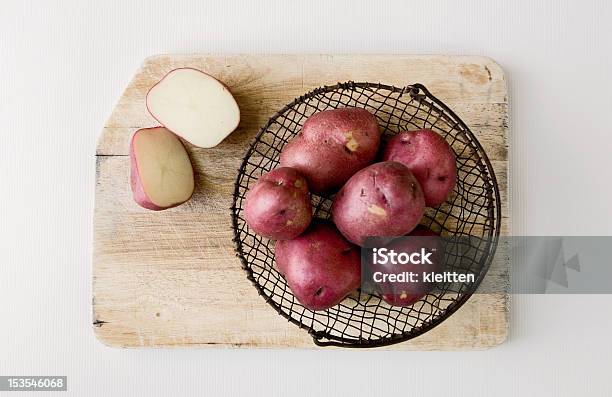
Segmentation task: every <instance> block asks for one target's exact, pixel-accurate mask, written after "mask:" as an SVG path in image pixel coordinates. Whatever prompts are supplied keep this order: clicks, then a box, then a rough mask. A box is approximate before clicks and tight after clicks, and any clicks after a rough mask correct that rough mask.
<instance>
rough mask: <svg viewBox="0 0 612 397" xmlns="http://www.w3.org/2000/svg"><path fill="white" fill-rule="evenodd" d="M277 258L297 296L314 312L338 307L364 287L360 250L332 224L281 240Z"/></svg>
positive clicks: (277, 264) (320, 225) (278, 265)
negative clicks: (362, 283) (347, 297)
mask: <svg viewBox="0 0 612 397" xmlns="http://www.w3.org/2000/svg"><path fill="white" fill-rule="evenodd" d="M275 257H276V268H277V269H278V271H279V272H280V273H281V274H282V275H283V276H284V277H285V279H286V280H287V284H288V285H289V288H291V291H292V292H293V295H295V297H296V298H297V300H298V301H299V302H300V303H301V304H302V305H303V306H304V307H306V308H308V309H310V310H326V309H329V308H330V307H332V306H335V305H337V304H338V303H340V302H342V300H344V298H346V296H347V295H349V294H350V293H351V292H352V291H354V290H356V289H357V288H359V285H360V284H361V257H360V255H359V248H358V247H355V246H354V245H352V244H350V243H349V242H348V241H346V240H345V239H344V237H342V235H341V234H340V233H339V232H338V230H337V229H336V228H335V227H334V226H333V225H332V224H331V223H329V222H323V221H317V222H313V224H312V225H311V226H310V227H309V228H308V229H307V230H306V231H305V232H304V233H303V234H302V235H300V236H299V237H297V238H295V239H293V240H285V241H277V242H276V247H275Z"/></svg>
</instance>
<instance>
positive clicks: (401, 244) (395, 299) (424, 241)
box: [371, 225, 444, 306]
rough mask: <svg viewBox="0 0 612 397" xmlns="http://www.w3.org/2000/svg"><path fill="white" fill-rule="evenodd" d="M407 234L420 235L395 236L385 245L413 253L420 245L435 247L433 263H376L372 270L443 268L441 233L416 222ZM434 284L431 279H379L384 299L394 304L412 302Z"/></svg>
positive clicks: (398, 250)
mask: <svg viewBox="0 0 612 397" xmlns="http://www.w3.org/2000/svg"><path fill="white" fill-rule="evenodd" d="M407 236H408V237H419V238H418V239H414V240H411V239H396V240H393V241H392V242H391V243H389V244H387V245H386V246H385V247H386V248H388V249H389V250H391V249H392V250H394V251H395V252H397V253H399V252H406V253H412V252H417V251H419V250H420V249H421V247H425V248H426V249H427V250H428V251H432V250H433V252H434V253H433V255H432V256H431V261H432V264H431V265H429V264H427V265H422V264H412V263H407V264H403V265H402V264H389V263H387V264H385V265H381V264H376V265H371V266H372V268H371V269H372V272H375V271H381V272H383V273H396V274H399V273H402V272H414V273H417V274H419V275H421V274H422V273H423V272H440V271H442V269H443V267H444V245H443V243H442V240H441V239H440V236H439V235H437V234H436V233H434V232H432V231H431V230H429V229H428V228H426V227H425V226H421V225H419V226H417V227H416V228H415V229H414V230H413V231H412V232H410V233H409V234H408V235H407ZM434 287H435V283H428V282H420V281H419V282H415V283H410V282H405V283H391V282H388V283H384V284H383V283H379V284H378V288H379V290H380V292H381V297H382V299H383V300H384V301H385V302H387V303H388V304H390V305H392V306H410V305H412V304H413V303H414V302H416V301H418V300H419V299H421V298H422V297H424V296H425V295H426V294H427V293H428V292H430V291H431V290H432V289H433V288H434Z"/></svg>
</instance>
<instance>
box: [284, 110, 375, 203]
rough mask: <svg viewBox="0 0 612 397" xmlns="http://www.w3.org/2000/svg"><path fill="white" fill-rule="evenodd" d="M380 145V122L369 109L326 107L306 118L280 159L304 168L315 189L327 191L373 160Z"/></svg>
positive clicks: (311, 185)
mask: <svg viewBox="0 0 612 397" xmlns="http://www.w3.org/2000/svg"><path fill="white" fill-rule="evenodd" d="M379 145H380V130H379V128H378V122H377V121H376V117H374V116H373V115H372V114H371V113H370V112H368V111H367V110H365V109H361V108H341V109H333V110H325V111H322V112H319V113H315V114H314V115H312V116H310V117H309V118H308V120H306V122H305V123H304V126H303V128H302V131H301V132H300V133H299V135H298V136H296V137H295V138H293V139H292V140H291V141H290V142H289V143H288V144H287V145H285V147H284V148H283V150H282V152H281V155H280V163H281V166H284V167H293V168H295V169H297V170H298V171H299V172H301V173H302V175H304V176H305V177H306V179H307V180H308V185H309V186H310V189H311V191H312V192H313V193H323V192H327V191H330V190H332V189H334V188H337V187H340V186H342V184H344V183H345V182H346V181H347V180H348V179H349V178H350V177H351V176H352V175H353V174H354V173H355V172H357V171H359V170H360V169H362V168H363V167H365V166H367V165H368V164H370V163H372V161H374V158H375V157H376V153H377V152H378V147H379Z"/></svg>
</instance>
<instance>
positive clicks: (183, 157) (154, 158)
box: [130, 127, 195, 211]
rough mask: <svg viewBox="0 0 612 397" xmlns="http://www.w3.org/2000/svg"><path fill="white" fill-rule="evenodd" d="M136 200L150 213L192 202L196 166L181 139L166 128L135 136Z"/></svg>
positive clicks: (133, 181)
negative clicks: (193, 164) (192, 163)
mask: <svg viewBox="0 0 612 397" xmlns="http://www.w3.org/2000/svg"><path fill="white" fill-rule="evenodd" d="M130 160H131V176H130V179H131V185H132V193H133V195H134V201H136V203H137V204H138V205H140V206H141V207H144V208H147V209H150V210H156V211H159V210H163V209H166V208H170V207H175V206H177V205H179V204H182V203H184V202H185V201H187V200H189V198H190V197H191V195H192V194H193V189H194V186H195V182H194V177H193V167H192V166H191V161H190V160H189V155H188V154H187V150H185V146H183V143H182V142H181V140H180V139H179V138H178V137H177V136H176V135H174V134H173V133H172V132H170V131H168V130H167V129H166V128H164V127H155V128H144V129H141V130H138V131H136V132H135V133H134V136H133V137H132V142H131V145H130Z"/></svg>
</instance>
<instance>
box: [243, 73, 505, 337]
mask: <svg viewBox="0 0 612 397" xmlns="http://www.w3.org/2000/svg"><path fill="white" fill-rule="evenodd" d="M342 107H360V108H364V109H367V110H368V111H370V112H371V113H372V114H374V115H375V116H376V118H377V119H378V123H379V125H380V128H381V130H382V133H383V141H385V140H388V139H389V137H391V136H393V135H395V134H397V133H398V132H400V131H407V130H408V131H411V130H417V129H423V128H428V129H431V130H433V131H435V132H437V133H439V134H440V135H442V136H443V137H444V138H445V139H446V141H447V142H448V143H449V144H450V146H451V148H452V149H453V151H454V153H455V156H456V159H457V185H456V186H455V189H454V190H453V192H452V193H451V195H450V196H449V198H448V200H447V201H446V202H445V203H443V204H442V205H441V206H439V207H438V208H427V210H426V212H425V216H424V217H423V219H422V220H421V224H422V225H424V226H427V227H429V228H430V229H431V230H433V231H434V232H437V233H439V234H441V235H442V236H443V237H447V238H448V237H450V238H451V241H453V240H452V238H453V237H457V238H458V239H457V240H456V245H457V246H455V247H454V246H453V244H452V243H451V244H447V246H446V248H445V253H446V255H445V261H446V263H445V266H446V269H448V270H449V271H453V270H454V271H461V272H472V273H474V274H475V279H476V282H474V283H442V284H439V285H437V287H436V288H435V289H434V290H433V291H432V292H430V293H429V294H427V295H426V296H424V297H423V298H421V299H420V300H419V301H417V302H415V303H414V304H413V305H411V306H407V307H397V306H390V305H389V304H387V303H386V302H384V301H383V300H381V299H380V297H379V296H377V295H374V294H368V293H365V292H362V291H356V292H354V293H352V294H351V295H350V296H348V297H347V298H346V299H345V300H344V301H342V302H341V303H340V304H338V305H336V306H334V307H332V308H330V309H327V310H325V311H312V310H309V309H307V308H305V307H304V306H302V305H301V304H300V303H299V302H298V301H297V299H296V298H295V297H294V296H293V294H292V292H291V290H290V288H289V286H288V285H287V282H286V281H285V279H284V278H283V276H281V274H280V273H279V272H278V271H277V270H276V269H275V267H274V242H273V241H271V240H268V239H266V238H263V237H261V236H258V235H256V234H255V233H253V232H252V231H251V230H250V229H249V227H248V225H247V224H246V222H245V220H244V204H245V196H246V193H247V191H248V190H249V188H251V187H252V186H253V185H254V184H255V182H256V181H257V179H258V178H259V177H260V176H261V175H262V174H264V173H266V172H269V171H271V170H273V169H274V168H276V167H277V166H278V163H279V156H280V152H281V150H282V148H283V146H284V145H285V144H286V143H287V142H288V141H289V140H291V139H292V138H293V137H294V136H296V135H297V134H298V133H299V131H300V130H301V128H302V126H303V124H304V122H305V121H306V119H307V118H308V117H309V116H311V115H312V114H314V113H316V112H320V111H323V110H327V109H335V108H342ZM312 200H313V208H314V216H315V217H318V218H323V219H328V218H329V217H330V208H331V203H332V200H333V195H327V196H325V195H314V194H313V195H312ZM231 211H232V223H233V228H234V242H235V244H236V252H237V256H238V257H239V258H240V260H241V262H242V266H243V267H244V270H245V271H246V273H247V278H248V279H249V280H250V281H251V282H252V283H253V285H254V286H255V288H257V290H258V292H259V294H260V295H261V296H263V297H264V299H265V300H266V302H267V303H268V304H269V305H270V306H271V307H273V308H274V309H275V310H276V311H277V312H278V313H279V314H280V315H282V316H283V317H285V318H287V319H288V320H289V321H290V322H292V323H294V324H296V325H297V326H299V327H300V328H303V329H305V330H306V331H308V333H309V334H310V335H311V336H312V338H313V341H314V343H315V344H316V345H319V346H341V347H377V346H384V345H389V344H394V343H398V342H403V341H406V340H408V339H412V338H414V337H416V336H418V335H421V334H423V333H425V332H427V331H429V330H430V329H432V328H433V327H435V326H436V325H438V324H440V323H441V322H442V321H444V320H445V319H447V318H448V317H449V316H451V315H452V314H453V313H454V312H455V311H456V310H457V309H459V308H460V307H461V305H463V304H464V303H465V302H466V301H467V300H468V299H469V297H470V296H471V294H472V293H473V292H474V291H475V289H476V288H477V287H478V285H479V284H480V282H481V281H482V279H483V278H484V275H485V274H486V272H487V270H488V268H489V266H490V264H491V261H492V259H493V256H494V254H495V250H496V248H497V237H498V236H499V233H500V222H501V215H500V211H501V207H500V195H499V188H498V186H497V181H496V179H495V174H494V172H493V168H492V166H491V163H490V161H489V159H488V158H487V155H486V153H485V152H484V150H483V148H482V146H481V145H480V143H479V142H478V140H477V139H476V137H475V136H474V134H473V133H472V132H471V131H470V129H469V128H468V127H467V126H466V125H465V123H463V121H461V120H460V119H459V117H457V115H456V114H455V113H454V112H453V111H452V110H451V109H450V108H448V106H446V105H445V104H444V103H442V102H441V101H440V100H438V99H437V98H435V97H434V96H433V95H431V94H430V93H429V91H428V90H427V89H426V88H425V87H424V86H423V85H421V84H414V85H409V86H407V87H404V88H398V87H394V86H390V85H385V84H371V83H356V82H347V83H338V84H336V85H333V86H324V87H320V88H317V89H315V90H313V91H311V92H309V93H307V94H305V95H302V96H300V97H299V98H296V99H295V100H294V101H293V102H292V103H290V104H288V105H287V106H285V107H284V108H282V109H281V110H280V111H279V112H278V113H276V114H275V115H274V116H272V118H270V120H268V122H267V123H266V125H264V126H263V127H262V129H261V130H260V131H259V133H258V134H257V136H256V137H255V139H254V141H253V142H252V143H251V145H250V147H249V149H248V150H247V152H246V154H245V156H244V160H243V162H242V165H241V167H240V169H239V171H238V176H237V178H236V185H235V190H234V201H233V205H232V208H231ZM459 245H461V247H459Z"/></svg>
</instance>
